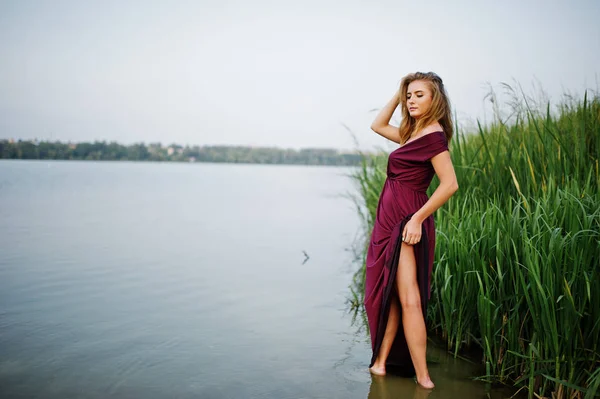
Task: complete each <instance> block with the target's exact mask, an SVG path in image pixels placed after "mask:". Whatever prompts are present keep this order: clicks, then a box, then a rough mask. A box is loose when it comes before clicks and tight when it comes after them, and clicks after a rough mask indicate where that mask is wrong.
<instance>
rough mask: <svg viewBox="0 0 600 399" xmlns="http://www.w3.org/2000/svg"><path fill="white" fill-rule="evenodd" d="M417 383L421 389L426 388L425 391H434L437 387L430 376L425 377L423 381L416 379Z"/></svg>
mask: <svg viewBox="0 0 600 399" xmlns="http://www.w3.org/2000/svg"><path fill="white" fill-rule="evenodd" d="M415 382H416V383H417V384H418V385H419V386H420V387H421V388H425V389H433V388H435V385H434V384H433V381H431V378H429V376H427V377H424V378H423V379H421V380H419V379H418V378H416V377H415Z"/></svg>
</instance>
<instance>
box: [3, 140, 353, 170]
mask: <svg viewBox="0 0 600 399" xmlns="http://www.w3.org/2000/svg"><path fill="white" fill-rule="evenodd" d="M0 158H1V159H57V160H58V159H60V160H95V161H158V162H227V163H260V164H298V165H338V166H355V165H359V164H360V159H361V155H360V154H359V153H358V152H357V153H344V152H340V151H338V150H336V149H329V148H303V149H300V150H294V149H281V148H275V147H247V146H181V145H177V144H172V145H169V146H164V145H162V144H161V143H150V144H148V145H146V144H143V143H139V144H132V145H122V144H118V143H116V142H110V143H107V142H106V141H95V142H93V143H87V142H84V143H61V142H58V141H54V142H50V141H35V140H34V141H31V140H27V141H26V140H17V141H15V140H12V139H11V140H0Z"/></svg>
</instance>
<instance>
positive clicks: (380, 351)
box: [364, 72, 458, 389]
mask: <svg viewBox="0 0 600 399" xmlns="http://www.w3.org/2000/svg"><path fill="white" fill-rule="evenodd" d="M399 104H400V105H401V106H402V122H401V124H400V127H396V126H392V125H390V124H389V123H388V122H389V120H390V118H391V117H392V114H393V113H394V110H395V109H396V107H397V106H398V105H399ZM371 129H373V130H374V131H375V132H376V133H378V134H380V135H381V136H383V137H385V138H387V139H389V140H392V141H394V142H396V143H398V144H400V147H399V148H397V149H396V150H394V151H393V152H392V153H391V154H390V155H389V158H388V164H387V178H386V181H385V184H384V186H383V190H382V192H381V195H380V197H379V204H378V205H377V216H376V218H375V223H374V227H373V231H372V234H371V240H370V243H369V248H368V252H367V259H366V266H367V272H366V281H365V300H364V305H365V309H366V312H367V318H368V321H369V330H370V332H371V344H372V348H373V357H372V358H371V364H370V365H369V370H370V371H371V373H373V374H376V375H385V373H386V367H387V368H388V369H389V368H390V367H393V366H396V368H397V369H398V371H401V372H403V373H410V374H411V375H412V374H416V381H417V383H418V384H419V385H421V386H422V387H424V388H429V389H431V388H433V387H434V384H433V382H432V381H431V378H430V377H429V371H428V369H427V363H426V360H425V352H426V346H427V331H426V328H425V316H426V310H427V302H428V300H429V297H430V283H431V271H432V267H433V256H434V248H435V225H434V220H433V213H434V212H435V210H436V209H438V208H439V207H440V206H442V205H443V204H444V203H445V202H446V201H447V200H448V199H449V198H450V197H451V196H452V194H454V193H455V192H456V190H458V183H457V181H456V175H455V173H454V167H453V166H452V160H451V159H450V154H449V152H448V142H449V141H450V139H451V137H452V133H453V126H452V118H451V112H450V103H449V101H448V96H447V94H446V91H445V88H444V85H443V83H442V79H441V78H440V77H439V76H438V75H436V74H435V73H433V72H428V73H421V72H417V73H413V74H409V75H407V76H405V77H404V78H403V79H402V82H401V83H400V89H399V91H398V92H397V93H396V94H395V95H394V97H393V98H392V99H391V100H390V101H389V102H388V104H387V105H386V106H385V107H384V108H383V109H382V110H381V111H380V112H379V114H378V115H377V117H376V118H375V121H374V122H373V124H372V125H371ZM434 174H437V176H438V178H439V180H440V185H439V186H438V188H437V189H436V190H435V192H434V193H433V194H432V195H431V198H428V197H427V194H426V191H427V188H428V187H429V184H430V183H431V180H432V178H433V175H434Z"/></svg>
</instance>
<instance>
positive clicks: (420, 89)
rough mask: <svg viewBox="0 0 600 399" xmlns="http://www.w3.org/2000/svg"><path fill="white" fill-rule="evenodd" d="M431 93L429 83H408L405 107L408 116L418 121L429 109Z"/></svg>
mask: <svg viewBox="0 0 600 399" xmlns="http://www.w3.org/2000/svg"><path fill="white" fill-rule="evenodd" d="M431 101H432V93H431V89H430V88H429V83H428V82H426V81H424V80H415V81H413V82H410V83H409V85H408V90H407V92H406V107H407V108H408V114H409V115H410V116H412V117H413V118H415V119H419V118H420V117H421V116H423V115H425V113H426V112H427V111H428V110H429V108H430V107H431Z"/></svg>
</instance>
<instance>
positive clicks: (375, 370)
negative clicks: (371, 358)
mask: <svg viewBox="0 0 600 399" xmlns="http://www.w3.org/2000/svg"><path fill="white" fill-rule="evenodd" d="M369 371H370V372H371V374H375V375H385V366H376V365H373V367H369Z"/></svg>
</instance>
